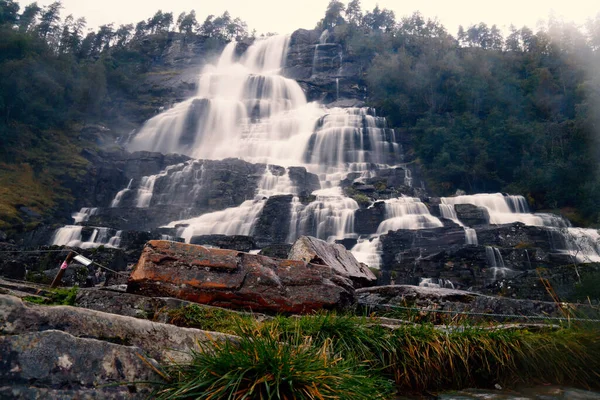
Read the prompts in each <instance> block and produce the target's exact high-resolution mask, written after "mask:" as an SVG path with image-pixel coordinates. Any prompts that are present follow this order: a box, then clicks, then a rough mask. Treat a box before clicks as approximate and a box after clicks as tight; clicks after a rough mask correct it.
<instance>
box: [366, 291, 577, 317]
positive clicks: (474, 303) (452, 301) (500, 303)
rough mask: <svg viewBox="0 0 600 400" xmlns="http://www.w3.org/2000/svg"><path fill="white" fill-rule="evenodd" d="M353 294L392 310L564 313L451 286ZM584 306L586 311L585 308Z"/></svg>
mask: <svg viewBox="0 0 600 400" xmlns="http://www.w3.org/2000/svg"><path fill="white" fill-rule="evenodd" d="M356 295H357V298H358V303H359V304H360V305H368V306H375V308H377V307H378V306H384V307H385V306H392V307H391V308H388V310H390V309H391V310H393V306H401V307H417V308H426V309H431V310H441V311H465V312H471V313H486V314H507V315H518V316H522V315H523V316H539V315H547V316H554V317H562V316H563V314H562V311H561V309H560V307H559V305H558V304H556V303H554V302H543V301H533V300H516V299H509V298H505V297H495V296H485V295H482V294H478V293H473V292H468V291H463V290H454V289H441V288H428V287H419V286H410V285H393V286H378V287H374V288H364V289H358V290H357V291H356ZM583 308H584V309H586V310H588V309H587V308H586V307H583ZM588 311H589V310H588ZM470 318H471V319H477V318H478V317H476V316H471V317H470Z"/></svg>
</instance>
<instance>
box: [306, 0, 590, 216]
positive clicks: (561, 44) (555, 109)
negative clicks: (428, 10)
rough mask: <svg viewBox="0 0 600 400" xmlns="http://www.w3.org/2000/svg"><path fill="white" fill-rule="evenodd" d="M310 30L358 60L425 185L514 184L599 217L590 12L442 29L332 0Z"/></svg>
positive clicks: (448, 188) (551, 203)
mask: <svg viewBox="0 0 600 400" xmlns="http://www.w3.org/2000/svg"><path fill="white" fill-rule="evenodd" d="M317 28H319V29H329V31H330V32H331V33H333V36H334V37H335V40H337V41H339V42H340V43H341V44H342V45H343V46H344V50H345V52H347V56H348V57H355V59H357V60H359V63H360V64H361V66H362V68H363V75H362V78H363V80H364V83H365V85H366V86H367V88H368V93H369V99H368V101H369V103H370V104H371V105H372V106H375V107H377V108H378V109H379V110H380V111H382V112H383V113H384V114H385V115H386V116H387V117H388V119H389V121H390V122H391V123H392V125H393V126H395V127H396V128H399V129H400V130H402V131H404V132H407V133H409V134H410V135H411V137H412V140H413V143H414V151H415V156H416V158H417V160H418V162H419V163H420V165H421V168H422V169H423V171H424V172H425V174H426V177H427V178H428V182H429V184H430V186H431V188H432V189H433V192H435V193H438V194H442V195H450V194H453V193H455V192H456V191H457V190H459V189H460V190H464V191H467V192H470V193H476V192H495V191H502V192H511V193H515V194H517V193H519V194H523V195H525V196H527V198H528V200H529V202H530V204H531V205H532V206H533V207H534V208H535V209H562V211H563V212H565V213H567V214H569V216H570V217H571V218H573V219H574V220H576V221H577V222H580V223H583V224H598V223H600V219H599V211H598V206H597V205H598V204H600V178H599V174H598V171H599V169H600V162H599V161H600V158H599V156H600V154H599V153H598V150H597V149H598V137H599V136H600V68H598V66H600V51H599V50H600V14H599V15H596V16H595V17H592V18H590V19H589V20H588V21H587V22H586V23H585V25H584V26H576V25H575V24H573V23H569V22H565V21H562V20H559V19H556V18H552V17H551V18H549V20H548V21H546V23H545V24H544V26H542V27H540V28H539V29H538V30H537V31H536V32H534V31H533V30H532V29H530V28H529V27H527V26H524V27H521V28H518V29H517V28H516V27H514V26H511V27H510V29H509V31H508V32H507V33H506V34H504V33H503V32H502V31H501V30H500V29H499V28H498V27H497V26H496V25H492V26H491V27H490V26H488V25H486V24H485V23H479V24H475V25H472V26H469V27H466V28H465V27H462V26H461V27H459V29H458V32H457V34H456V35H452V34H450V33H449V32H448V31H447V30H446V28H445V27H444V26H443V25H442V24H441V23H440V22H439V21H437V20H435V19H429V18H425V17H423V16H422V15H421V14H420V13H414V14H412V15H410V16H406V17H402V18H400V19H396V17H395V15H394V13H393V12H392V11H390V10H386V9H380V8H379V7H375V8H374V9H373V10H371V11H363V10H362V9H361V6H360V0H352V1H350V2H349V3H347V4H344V3H342V2H340V1H337V0H332V1H331V2H330V3H329V5H328V7H327V10H326V13H325V16H324V17H323V19H322V20H321V21H319V23H318V24H317Z"/></svg>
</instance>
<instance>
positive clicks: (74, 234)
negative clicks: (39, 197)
mask: <svg viewBox="0 0 600 400" xmlns="http://www.w3.org/2000/svg"><path fill="white" fill-rule="evenodd" d="M83 229H84V227H83V226H79V225H67V226H64V227H62V228H59V229H58V230H57V231H56V232H55V233H54V236H53V237H52V242H51V244H52V245H55V246H69V247H79V248H82V249H89V248H92V247H99V246H105V247H119V245H120V244H121V233H122V232H121V231H118V232H116V233H115V235H114V236H111V231H113V230H111V229H110V228H103V227H90V229H91V233H90V234H89V236H87V238H86V239H84V232H83ZM113 232H114V231H113Z"/></svg>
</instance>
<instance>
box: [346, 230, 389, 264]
mask: <svg viewBox="0 0 600 400" xmlns="http://www.w3.org/2000/svg"><path fill="white" fill-rule="evenodd" d="M351 252H352V254H353V255H354V258H356V259H357V260H358V261H359V262H361V263H364V264H366V265H368V266H369V267H371V268H380V267H381V262H382V260H381V248H380V239H379V237H378V236H377V237H374V238H372V239H359V240H358V243H356V245H355V246H354V247H353V248H352V250H351Z"/></svg>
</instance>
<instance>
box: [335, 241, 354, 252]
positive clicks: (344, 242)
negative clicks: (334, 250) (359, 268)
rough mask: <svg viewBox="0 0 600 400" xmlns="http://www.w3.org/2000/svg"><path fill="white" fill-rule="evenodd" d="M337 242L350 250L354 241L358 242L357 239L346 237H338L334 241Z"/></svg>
mask: <svg viewBox="0 0 600 400" xmlns="http://www.w3.org/2000/svg"><path fill="white" fill-rule="evenodd" d="M335 242H336V243H337V244H341V245H342V246H344V247H345V248H346V250H352V248H353V247H354V246H356V243H358V239H355V238H346V239H338V240H336V241H335Z"/></svg>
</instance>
